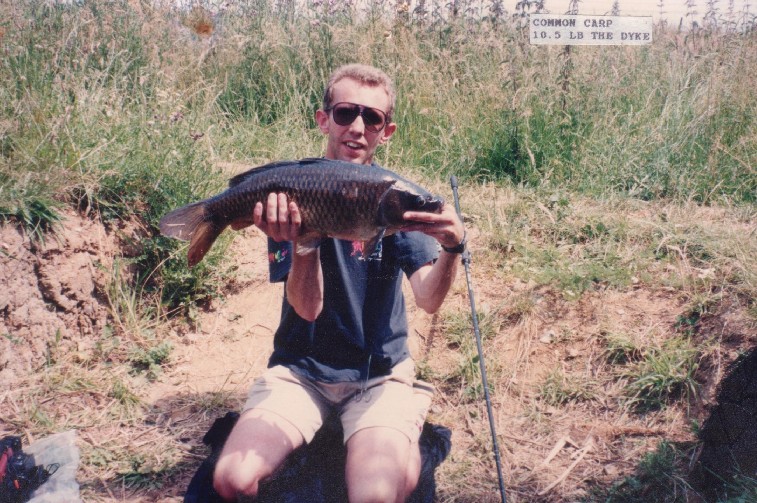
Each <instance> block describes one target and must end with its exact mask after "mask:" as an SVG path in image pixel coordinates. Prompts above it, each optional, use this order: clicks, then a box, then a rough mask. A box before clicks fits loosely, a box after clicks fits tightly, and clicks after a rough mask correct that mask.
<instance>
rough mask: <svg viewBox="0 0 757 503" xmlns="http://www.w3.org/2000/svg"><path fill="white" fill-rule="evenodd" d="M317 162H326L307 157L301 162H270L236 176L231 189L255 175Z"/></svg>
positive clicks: (231, 182)
mask: <svg viewBox="0 0 757 503" xmlns="http://www.w3.org/2000/svg"><path fill="white" fill-rule="evenodd" d="M315 162H324V159H322V158H318V157H306V158H304V159H300V160H299V161H275V162H270V163H268V164H263V165H262V166H255V167H254V168H250V169H248V170H247V171H245V172H243V173H239V174H238V175H234V176H233V177H232V178H231V179H230V180H229V188H231V187H235V186H237V185H239V184H240V183H242V182H244V181H245V180H247V179H248V178H249V177H251V176H254V175H259V174H260V173H263V172H265V171H269V170H272V169H276V168H280V167H282V166H292V165H306V164H313V163H315Z"/></svg>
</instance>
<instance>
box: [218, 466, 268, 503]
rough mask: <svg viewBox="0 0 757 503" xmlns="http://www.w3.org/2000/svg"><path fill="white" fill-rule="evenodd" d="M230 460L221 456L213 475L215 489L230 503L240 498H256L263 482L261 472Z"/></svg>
mask: <svg viewBox="0 0 757 503" xmlns="http://www.w3.org/2000/svg"><path fill="white" fill-rule="evenodd" d="M229 458H230V457H229V456H226V457H224V456H221V458H220V459H219V460H218V463H217V464H216V469H215V472H214V473H213V488H214V489H215V490H216V492H217V493H218V494H219V495H220V496H221V497H222V498H223V499H225V500H228V501H237V499H238V498H239V497H240V496H244V497H249V498H254V497H256V496H257V494H258V487H259V484H260V480H261V477H260V476H259V474H258V473H259V472H258V471H257V470H255V469H254V467H252V466H249V464H245V465H242V464H241V463H238V462H235V461H234V460H232V459H229ZM243 466H244V468H243Z"/></svg>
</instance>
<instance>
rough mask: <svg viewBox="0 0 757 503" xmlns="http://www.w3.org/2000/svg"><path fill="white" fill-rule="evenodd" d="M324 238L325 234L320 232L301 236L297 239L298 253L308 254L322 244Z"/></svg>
mask: <svg viewBox="0 0 757 503" xmlns="http://www.w3.org/2000/svg"><path fill="white" fill-rule="evenodd" d="M323 239H324V236H321V235H320V234H316V235H304V236H300V238H299V239H298V240H297V250H296V251H297V255H308V254H310V253H313V252H314V251H315V250H317V249H318V247H319V246H321V242H323Z"/></svg>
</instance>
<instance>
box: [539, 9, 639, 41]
mask: <svg viewBox="0 0 757 503" xmlns="http://www.w3.org/2000/svg"><path fill="white" fill-rule="evenodd" d="M652 26H653V25H652V17H651V16H648V17H646V16H645V17H631V16H571V15H568V14H564V15H560V14H531V22H530V26H529V31H530V34H529V39H530V41H531V44H534V45H645V44H649V43H651V42H652Z"/></svg>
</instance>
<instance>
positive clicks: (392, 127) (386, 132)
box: [379, 122, 397, 145]
mask: <svg viewBox="0 0 757 503" xmlns="http://www.w3.org/2000/svg"><path fill="white" fill-rule="evenodd" d="M396 130H397V124H395V123H394V122H390V123H388V124H387V125H386V126H384V129H383V130H382V131H381V132H382V133H383V136H382V137H381V140H380V141H379V143H380V144H381V145H383V144H384V143H386V142H388V141H389V138H391V136H392V135H393V134H394V132H395V131H396Z"/></svg>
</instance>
